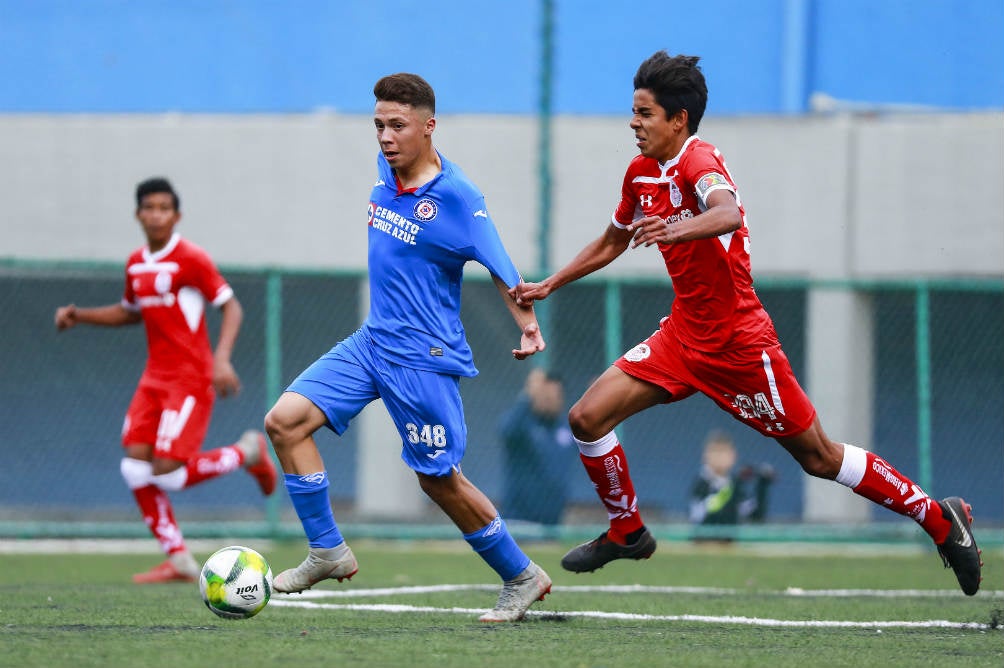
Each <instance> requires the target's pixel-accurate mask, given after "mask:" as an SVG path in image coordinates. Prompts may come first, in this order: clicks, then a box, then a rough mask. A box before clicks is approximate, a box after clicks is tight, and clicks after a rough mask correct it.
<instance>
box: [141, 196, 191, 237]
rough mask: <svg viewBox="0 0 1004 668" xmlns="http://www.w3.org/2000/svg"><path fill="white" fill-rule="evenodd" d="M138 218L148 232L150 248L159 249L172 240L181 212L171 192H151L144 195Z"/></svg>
mask: <svg viewBox="0 0 1004 668" xmlns="http://www.w3.org/2000/svg"><path fill="white" fill-rule="evenodd" d="M136 219H137V220H139V224H140V225H142V227H143V232H144V233H146V241H147V245H148V246H149V247H150V250H152V251H157V250H160V249H161V248H163V247H164V246H166V245H167V242H168V241H170V240H171V235H172V234H173V233H174V226H175V225H176V224H177V223H178V221H179V220H181V213H180V212H179V211H178V210H177V209H175V208H174V198H173V197H171V193H150V194H149V195H146V196H144V197H143V200H142V202H141V203H140V205H139V208H138V209H137V210H136Z"/></svg>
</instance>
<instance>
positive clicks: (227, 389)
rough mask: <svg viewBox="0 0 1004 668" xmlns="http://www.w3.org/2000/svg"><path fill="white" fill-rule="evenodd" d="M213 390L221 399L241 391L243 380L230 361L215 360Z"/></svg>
mask: <svg viewBox="0 0 1004 668" xmlns="http://www.w3.org/2000/svg"><path fill="white" fill-rule="evenodd" d="M213 388H214V389H215V390H216V393H217V394H219V395H220V396H221V397H229V396H230V395H231V394H237V393H238V392H240V391H241V379H240V378H239V377H238V376H237V372H236V371H234V367H233V365H232V364H231V363H230V360H224V359H219V358H215V357H214V358H213Z"/></svg>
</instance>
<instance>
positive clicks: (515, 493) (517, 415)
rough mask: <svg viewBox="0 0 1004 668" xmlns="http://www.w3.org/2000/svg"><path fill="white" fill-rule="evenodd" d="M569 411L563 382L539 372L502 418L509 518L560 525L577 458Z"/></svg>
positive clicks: (531, 376) (504, 506)
mask: <svg viewBox="0 0 1004 668" xmlns="http://www.w3.org/2000/svg"><path fill="white" fill-rule="evenodd" d="M565 411H566V407H565V392H564V387H563V386H562V383H561V379H560V378H558V377H557V376H555V375H554V374H549V373H548V372H546V371H544V370H543V369H540V368H536V369H533V370H532V371H531V372H530V373H529V374H528V375H527V378H526V383H525V385H524V388H523V391H522V392H521V393H520V394H519V397H518V398H517V400H516V403H515V404H514V405H513V406H512V407H511V408H510V409H509V410H508V411H506V413H505V414H504V415H503V416H502V418H501V420H499V427H498V428H499V433H500V435H501V436H502V442H503V445H504V446H505V453H504V461H505V494H504V497H503V503H502V509H503V511H504V514H505V516H506V518H507V519H520V520H526V521H529V522H538V523H540V524H547V525H556V524H559V523H560V522H561V517H562V514H563V513H564V510H565V502H566V499H567V496H568V493H567V482H566V481H567V479H568V477H569V473H570V471H571V469H572V465H573V462H574V461H575V460H576V459H577V458H576V456H575V455H576V454H577V450H576V449H575V448H573V447H572V445H573V439H572V432H571V430H570V429H569V428H568V421H567V420H566V418H565Z"/></svg>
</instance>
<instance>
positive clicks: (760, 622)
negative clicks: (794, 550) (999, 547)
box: [269, 598, 1001, 631]
mask: <svg viewBox="0 0 1004 668" xmlns="http://www.w3.org/2000/svg"><path fill="white" fill-rule="evenodd" d="M269 605H274V606H279V607H282V608H309V609H312V610H346V611H354V612H389V613H416V612H425V613H440V614H442V613H447V614H457V615H471V616H474V615H481V614H483V613H485V612H487V610H486V609H484V608H434V607H431V606H422V605H396V604H389V603H375V604H355V603H314V602H312V601H291V600H288V599H279V598H274V599H272V600H271V601H269ZM526 615H527V617H531V618H541V619H549V618H550V619H566V618H568V617H589V618H594V619H616V620H621V621H647V622H696V623H701V624H736V625H745V626H764V627H766V626H771V627H797V628H863V629H880V630H881V629H891V628H912V629H919V628H939V629H974V630H978V631H986V630H1001V629H1000V628H999V627H991V626H990V625H989V624H981V623H978V622H952V621H949V620H946V619H929V620H926V621H888V620H882V621H878V620H876V621H870V622H857V621H839V620H809V619H768V618H763V617H735V616H724V617H714V616H710V615H639V614H635V613H630V612H603V611H600V610H569V611H562V612H549V611H538V610H530V611H529V612H527V613H526Z"/></svg>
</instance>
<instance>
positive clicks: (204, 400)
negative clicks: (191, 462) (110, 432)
mask: <svg viewBox="0 0 1004 668" xmlns="http://www.w3.org/2000/svg"><path fill="white" fill-rule="evenodd" d="M214 401H216V393H215V392H214V391H213V387H212V385H205V386H203V387H200V388H194V387H185V386H183V385H171V386H164V385H159V384H151V383H147V382H144V381H143V380H140V383H139V387H137V388H136V393H135V394H134V395H133V398H132V403H130V404H129V411H128V412H127V413H126V418H125V424H124V425H123V426H122V445H123V446H129V445H152V446H154V451H153V456H154V457H158V458H162V459H177V460H179V461H185V460H187V459H189V458H191V457H192V456H193V455H195V454H196V453H197V452H199V450H200V449H201V448H202V442H203V440H204V439H205V438H206V430H207V429H208V428H209V418H210V416H211V415H212V412H213V402H214Z"/></svg>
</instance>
